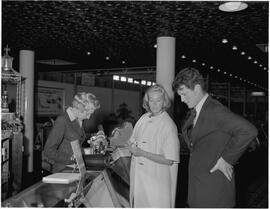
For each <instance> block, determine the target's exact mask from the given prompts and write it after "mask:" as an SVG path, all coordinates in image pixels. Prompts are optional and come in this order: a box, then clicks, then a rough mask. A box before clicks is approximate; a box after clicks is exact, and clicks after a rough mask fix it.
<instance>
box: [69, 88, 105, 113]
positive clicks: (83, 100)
mask: <svg viewBox="0 0 270 209" xmlns="http://www.w3.org/2000/svg"><path fill="white" fill-rule="evenodd" d="M90 104H93V106H94V108H95V110H96V109H98V108H100V104H99V101H98V100H97V98H96V96H95V95H94V94H92V93H87V92H78V93H77V94H76V95H75V96H74V98H73V101H72V107H73V108H76V109H78V110H87V109H89V108H88V106H89V105H90Z"/></svg>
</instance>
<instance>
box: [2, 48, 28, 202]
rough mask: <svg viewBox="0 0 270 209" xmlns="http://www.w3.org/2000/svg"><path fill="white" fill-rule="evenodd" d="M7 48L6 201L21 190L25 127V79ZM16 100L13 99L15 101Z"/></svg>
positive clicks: (4, 74)
mask: <svg viewBox="0 0 270 209" xmlns="http://www.w3.org/2000/svg"><path fill="white" fill-rule="evenodd" d="M8 51H9V48H8V47H6V48H5V54H4V56H3V57H2V73H1V87H2V92H1V171H2V172H1V180H2V181H1V188H2V196H1V197H2V199H5V198H6V197H8V196H10V195H11V192H13V191H14V190H20V188H21V181H22V158H23V155H22V153H23V134H22V129H23V124H22V121H21V116H22V115H21V98H22V82H23V78H22V76H21V75H20V74H19V73H18V72H16V71H15V70H14V69H13V68H12V61H13V58H12V57H10V56H9V55H8ZM11 98H12V99H11Z"/></svg>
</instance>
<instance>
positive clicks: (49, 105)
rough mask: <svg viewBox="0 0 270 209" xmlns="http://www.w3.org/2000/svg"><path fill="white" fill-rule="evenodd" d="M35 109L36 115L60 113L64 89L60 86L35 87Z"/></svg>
mask: <svg viewBox="0 0 270 209" xmlns="http://www.w3.org/2000/svg"><path fill="white" fill-rule="evenodd" d="M36 92H37V93H36V96H35V99H36V102H35V104H36V111H37V114H38V115H60V114H61V113H63V111H64V107H65V91H64V89H61V88H51V87H41V86H39V87H37V91H36Z"/></svg>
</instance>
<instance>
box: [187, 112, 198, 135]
mask: <svg viewBox="0 0 270 209" xmlns="http://www.w3.org/2000/svg"><path fill="white" fill-rule="evenodd" d="M195 117H196V110H195V109H191V110H190V115H189V118H188V121H187V135H188V138H189V139H190V138H191V132H192V128H193V121H194V119H195Z"/></svg>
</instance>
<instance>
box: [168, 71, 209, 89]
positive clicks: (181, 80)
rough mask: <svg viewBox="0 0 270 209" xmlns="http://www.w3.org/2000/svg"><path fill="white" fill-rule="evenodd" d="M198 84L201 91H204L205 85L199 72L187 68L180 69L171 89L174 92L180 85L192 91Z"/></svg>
mask: <svg viewBox="0 0 270 209" xmlns="http://www.w3.org/2000/svg"><path fill="white" fill-rule="evenodd" d="M196 84H199V85H200V86H201V87H202V89H203V90H205V83H204V79H203V76H202V75H201V74H200V72H199V71H198V70H197V69H195V68H192V67H187V68H184V69H182V70H181V71H180V72H179V73H178V74H177V75H176V76H175V79H174V81H173V83H172V88H173V90H174V91H177V89H178V88H179V87H180V86H181V85H185V86H186V87H187V88H189V89H192V90H193V89H194V87H195V85H196Z"/></svg>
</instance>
